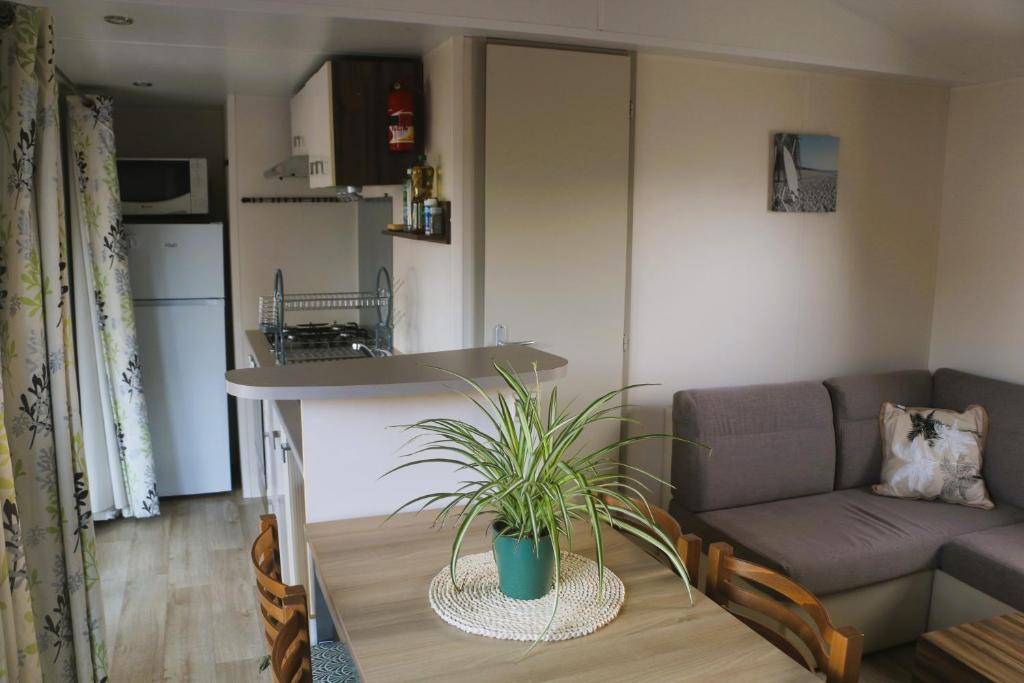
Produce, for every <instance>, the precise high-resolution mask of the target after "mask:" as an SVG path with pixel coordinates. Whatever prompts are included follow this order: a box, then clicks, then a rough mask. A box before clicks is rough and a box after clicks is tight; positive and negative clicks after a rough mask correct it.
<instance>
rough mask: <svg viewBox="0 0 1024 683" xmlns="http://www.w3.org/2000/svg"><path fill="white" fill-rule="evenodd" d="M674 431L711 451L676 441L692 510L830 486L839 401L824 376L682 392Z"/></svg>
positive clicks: (678, 471) (682, 497)
mask: <svg viewBox="0 0 1024 683" xmlns="http://www.w3.org/2000/svg"><path fill="white" fill-rule="evenodd" d="M673 417H674V430H675V433H676V434H677V435H678V436H682V437H688V438H691V439H696V440H697V441H700V442H702V443H704V444H707V445H708V446H710V447H711V449H712V452H711V453H710V454H709V453H708V452H707V451H705V450H702V449H699V448H695V447H693V446H689V445H688V444H683V443H675V444H673V456H674V457H673V459H672V483H673V484H674V485H675V486H676V491H675V496H676V497H677V498H678V499H679V501H680V503H682V505H683V506H684V507H685V508H686V509H687V510H690V511H692V512H702V511H705V510H718V509H720V508H729V507H735V506H737V505H752V504H754V503H763V502H766V501H771V500H780V499H783V498H792V497H794V496H806V495H810V494H812V493H824V492H825V491H831V490H832V485H833V481H834V476H835V434H834V432H833V430H832V404H831V401H830V400H829V397H828V392H827V391H826V390H825V387H824V386H822V385H821V384H819V383H817V382H796V383H792V384H767V385H759V386H748V387H731V388H726V389H694V390H689V391H680V392H678V393H677V394H676V395H675V401H674V410H673Z"/></svg>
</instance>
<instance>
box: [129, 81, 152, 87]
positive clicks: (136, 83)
mask: <svg viewBox="0 0 1024 683" xmlns="http://www.w3.org/2000/svg"><path fill="white" fill-rule="evenodd" d="M132 85H134V86H135V87H136V88H152V87H153V84H152V83H150V82H149V81H132Z"/></svg>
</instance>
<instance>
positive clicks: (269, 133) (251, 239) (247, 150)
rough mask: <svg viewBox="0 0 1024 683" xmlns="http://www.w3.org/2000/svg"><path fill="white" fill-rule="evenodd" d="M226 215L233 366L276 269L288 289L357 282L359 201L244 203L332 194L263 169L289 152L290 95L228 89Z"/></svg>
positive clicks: (248, 422)
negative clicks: (266, 175)
mask: <svg viewBox="0 0 1024 683" xmlns="http://www.w3.org/2000/svg"><path fill="white" fill-rule="evenodd" d="M226 115H227V147H228V217H229V240H230V244H229V252H230V259H231V289H232V304H233V309H234V310H233V319H232V330H233V334H234V341H235V366H236V367H248V362H249V358H248V352H249V345H248V343H247V342H246V341H245V331H246V330H250V329H255V328H256V327H257V324H258V302H259V297H260V296H261V295H267V294H271V293H272V292H273V286H274V271H275V270H276V269H277V268H281V269H282V270H283V271H284V285H285V292H286V293H287V292H289V291H291V292H315V291H353V290H356V289H358V286H359V268H358V259H357V256H358V243H357V228H358V220H357V217H358V216H357V213H356V211H357V210H358V209H357V205H356V204H355V203H349V204H326V203H325V204H243V203H242V201H241V200H242V198H243V197H247V196H281V195H288V196H329V195H331V194H332V191H331V190H329V189H328V190H310V189H309V183H308V181H307V180H306V179H300V178H290V179H285V180H277V179H270V180H268V179H266V178H264V177H263V171H264V170H266V169H267V168H270V167H271V166H273V165H274V164H276V163H277V162H279V161H281V160H283V159H285V158H286V157H287V156H288V154H289V151H290V148H289V130H290V125H289V117H290V112H289V102H288V98H284V97H252V96H245V95H229V96H228V101H227V108H226ZM332 319H337V320H341V321H347V320H354V319H355V315H354V314H353V313H346V312H338V311H326V312H322V313H316V312H311V313H309V314H307V315H301V316H299V315H298V314H296V315H295V316H292V317H289V320H292V321H294V322H305V321H306V320H313V321H330V320H332ZM258 425H259V412H258V406H257V404H256V402H254V401H244V400H242V401H239V402H238V432H239V452H240V460H241V467H242V489H243V494H244V495H245V496H250V497H251V496H258V495H261V491H260V490H259V479H260V476H261V472H262V460H261V457H260V456H258V452H259V449H260V442H261V438H262V437H261V434H262V430H261V429H260V428H259V426H258Z"/></svg>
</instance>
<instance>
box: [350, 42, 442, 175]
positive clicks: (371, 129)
mask: <svg viewBox="0 0 1024 683" xmlns="http://www.w3.org/2000/svg"><path fill="white" fill-rule="evenodd" d="M332 62H333V64H332V68H333V70H334V76H333V78H334V93H333V98H334V146H335V157H336V161H335V185H339V186H344V185H395V184H400V183H403V182H405V170H406V169H407V168H409V167H410V166H412V165H413V164H414V163H415V161H416V159H417V158H418V157H419V155H420V154H422V153H423V143H424V139H423V137H424V135H425V134H426V125H425V112H424V97H423V63H422V62H421V61H420V60H419V59H405V58H382V57H337V58H335V59H333V60H332ZM395 81H400V82H401V83H402V87H405V88H410V89H411V90H412V92H413V99H414V112H415V119H414V123H413V125H414V127H415V128H414V134H415V149H413V150H412V151H409V152H392V151H391V150H390V149H388V95H389V94H390V92H391V89H392V86H393V85H394V83H395Z"/></svg>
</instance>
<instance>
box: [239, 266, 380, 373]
mask: <svg viewBox="0 0 1024 683" xmlns="http://www.w3.org/2000/svg"><path fill="white" fill-rule="evenodd" d="M393 299H394V291H393V289H392V285H391V274H390V273H389V272H388V269H387V268H385V267H383V266H381V268H380V269H379V270H378V271H377V291H375V292H313V293H303V294H285V291H284V274H283V273H282V272H281V270H280V269H278V270H277V272H276V273H274V294H273V295H272V296H261V297H260V299H259V325H260V331H262V332H264V333H266V334H272V335H274V354H275V355H276V356H277V364H278V365H284V364H285V363H286V362H287V359H286V357H285V343H284V316H285V313H286V312H288V311H334V310H359V309H367V308H376V309H377V325H376V330H375V337H376V338H375V346H376V348H377V349H378V350H381V351H386V352H388V353H390V352H391V351H392V346H391V344H392V330H393V327H394V325H393V315H392V310H391V303H392V300H393Z"/></svg>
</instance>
